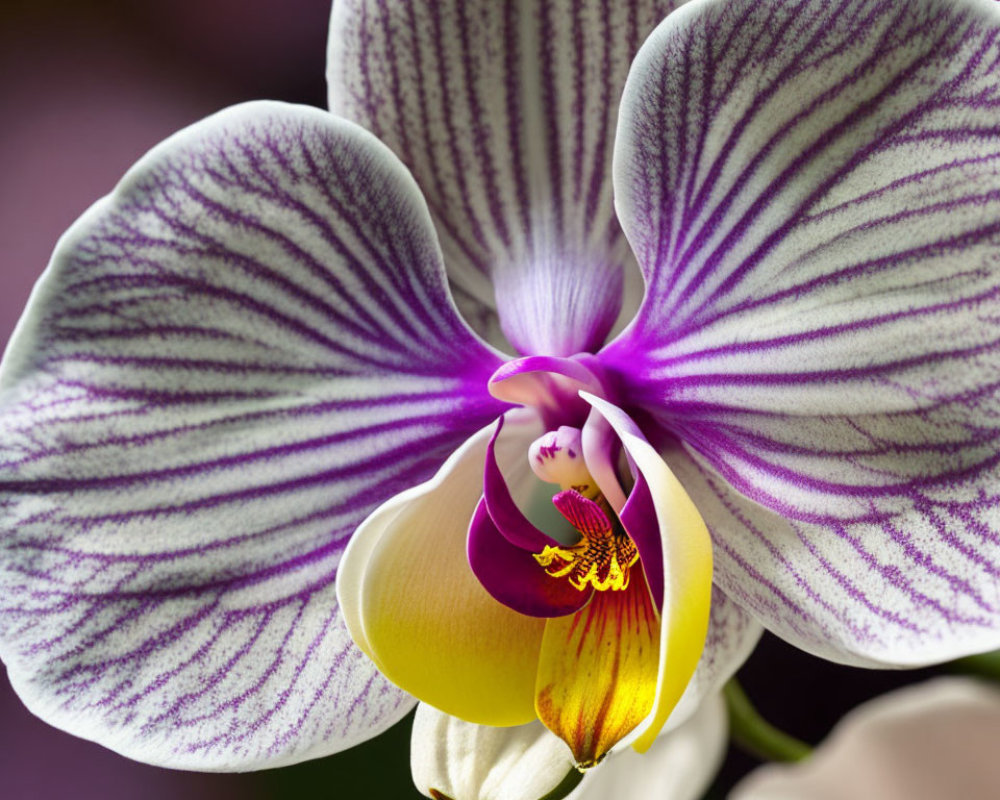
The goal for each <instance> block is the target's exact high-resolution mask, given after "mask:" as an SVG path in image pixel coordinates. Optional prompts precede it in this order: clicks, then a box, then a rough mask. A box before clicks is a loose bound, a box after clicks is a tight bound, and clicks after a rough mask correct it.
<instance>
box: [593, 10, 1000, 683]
mask: <svg viewBox="0 0 1000 800" xmlns="http://www.w3.org/2000/svg"><path fill="white" fill-rule="evenodd" d="M998 31H1000V7H998V6H997V5H996V4H995V3H990V2H978V0H954V1H952V0H948V1H947V2H945V1H944V0H941V1H939V0H926V1H925V2H919V3H916V2H910V3H907V2H895V3H893V2H868V0H845V1H844V2H836V3H827V2H819V1H818V0H815V1H813V0H805V1H803V2H777V0H753V1H752V2H751V0H734V1H733V2H716V1H715V0H703V1H701V0H700V1H699V2H696V3H692V4H689V5H687V6H685V7H684V8H682V9H680V10H679V11H678V12H677V13H676V14H675V15H672V16H671V17H670V18H669V19H668V20H667V21H665V22H664V23H663V24H662V26H661V27H660V28H658V30H657V31H656V32H655V33H654V34H653V36H651V37H650V39H649V40H648V42H647V44H646V45H645V46H644V48H643V50H642V52H641V54H640V55H639V57H638V58H637V60H636V64H635V67H634V69H633V72H632V73H631V76H630V79H629V83H628V86H627V89H626V93H625V97H624V98H623V104H622V116H621V122H620V127H619V136H618V141H617V145H616V146H617V150H616V154H615V159H616V161H615V181H616V183H615V185H616V190H617V193H616V198H617V202H618V209H619V214H620V217H621V219H622V224H623V226H624V228H625V230H626V232H627V235H628V237H629V241H630V242H631V244H632V246H633V248H634V250H635V252H636V254H637V256H638V259H639V261H640V264H641V266H642V269H643V272H644V275H645V278H646V281H647V296H646V302H645V305H644V306H643V308H642V310H641V311H640V313H639V316H638V317H637V319H636V321H635V324H634V325H633V326H632V327H631V328H630V329H629V330H628V331H626V332H625V334H624V335H623V337H622V338H621V339H620V340H619V341H617V342H616V343H613V344H612V345H611V346H610V348H609V349H608V350H607V351H606V352H605V353H604V354H602V361H603V363H605V364H606V365H608V366H609V368H610V369H612V371H616V372H618V373H619V374H620V375H621V377H622V378H623V379H625V380H627V381H628V383H629V387H630V390H629V396H630V399H631V400H633V401H634V402H636V403H637V404H638V405H639V406H641V408H642V409H644V411H645V412H647V413H651V414H652V415H653V416H654V418H655V419H656V420H657V421H658V422H659V423H661V425H662V426H663V427H664V429H666V430H667V431H669V432H671V433H673V434H674V435H676V437H677V438H678V439H680V440H682V441H683V442H684V444H685V448H686V453H683V452H681V451H679V450H678V451H677V453H676V455H675V456H668V461H670V463H671V467H672V468H673V469H674V471H675V472H676V473H677V474H678V476H679V477H680V478H681V480H682V481H683V482H684V484H685V487H686V488H687V490H688V491H689V492H690V493H691V494H692V496H693V497H694V498H695V500H696V502H697V504H698V506H699V508H700V510H701V511H702V513H703V514H704V515H705V518H706V520H707V521H708V523H709V526H710V528H711V529H712V532H713V535H714V537H715V542H716V562H717V563H716V580H717V582H718V583H719V584H720V586H721V587H722V589H723V590H724V591H725V592H726V593H727V594H728V595H729V596H730V597H731V598H733V599H735V600H736V601H737V602H739V603H741V604H743V605H744V606H745V607H746V608H748V609H750V610H751V611H752V612H753V613H754V614H755V615H757V616H758V617H759V618H760V619H761V620H762V621H764V622H765V624H766V625H767V626H768V627H770V628H771V629H773V630H774V631H775V632H777V633H778V634H779V635H781V636H782V637H784V638H786V639H788V640H790V641H791V642H793V643H795V644H796V645H798V646H799V647H802V648H804V649H807V650H810V651H813V652H816V653H818V654H821V655H823V656H825V657H827V658H831V659H834V660H840V661H845V662H849V663H858V664H878V663H889V664H919V663H928V662H932V661H938V660H944V659H948V658H951V657H954V656H957V655H960V654H963V653H965V652H970V651H976V650H986V649H991V648H995V647H998V646H1000V600H998V596H1000V502H998V496H997V490H996V486H997V481H998V477H1000V468H998V462H1000V459H998V446H997V445H998V442H1000V424H998V420H1000V404H998V402H997V396H998V390H997V386H998V381H1000V333H998V330H1000V329H998V326H997V319H998V314H997V311H998V302H997V301H998V296H1000V294H998V292H1000V290H998V289H997V286H998V284H1000V269H998V264H1000V261H998V259H997V252H998V250H997V246H998V244H1000V192H998V190H997V186H998V178H1000V90H998V88H997V87H998V77H1000V73H998V71H997V64H998V62H1000V44H998ZM640 353H641V354H645V357H644V358H638V359H637V354H640ZM656 444H657V446H658V447H661V446H662V447H663V448H667V447H668V446H669V443H667V442H657V443H656Z"/></svg>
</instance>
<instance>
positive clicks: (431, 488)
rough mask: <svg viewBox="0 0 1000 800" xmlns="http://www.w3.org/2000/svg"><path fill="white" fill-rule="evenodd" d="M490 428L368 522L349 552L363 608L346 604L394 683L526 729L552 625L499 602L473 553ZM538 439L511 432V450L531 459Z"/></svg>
mask: <svg viewBox="0 0 1000 800" xmlns="http://www.w3.org/2000/svg"><path fill="white" fill-rule="evenodd" d="M511 427H512V428H513V427H515V426H514V425H511ZM490 433H491V431H489V430H487V431H482V432H480V434H477V436H476V437H474V439H473V440H471V441H470V442H468V443H467V444H466V446H464V447H463V448H462V450H461V451H460V453H458V454H456V457H454V458H453V459H450V460H449V462H448V464H446V465H445V467H444V468H442V470H441V472H440V473H439V474H438V475H437V476H436V477H435V478H434V479H433V480H432V481H430V482H428V483H427V484H424V486H422V487H417V489H414V490H410V492H407V493H406V495H405V496H404V497H402V498H400V499H401V500H402V501H403V502H399V501H398V500H397V501H395V502H394V501H390V503H387V504H386V507H385V517H384V518H380V517H379V513H380V511H381V510H380V511H376V512H375V514H373V515H372V517H370V518H369V520H367V521H366V522H365V525H363V526H362V528H361V529H360V530H359V531H358V533H357V534H356V535H357V536H358V537H359V539H358V542H357V543H355V542H353V541H352V543H351V547H350V548H349V551H348V553H347V554H345V561H346V562H348V566H349V567H350V570H351V573H352V574H351V578H350V580H349V581H346V582H345V583H346V584H348V586H349V588H350V589H351V591H347V590H346V589H345V591H344V593H343V596H342V602H344V604H345V605H349V606H353V608H349V609H345V619H348V620H349V621H351V622H353V626H351V625H350V623H349V627H351V630H352V634H354V635H355V638H356V639H357V640H358V641H359V643H360V644H361V645H362V647H363V648H364V649H365V651H366V652H368V653H369V654H370V655H371V657H372V659H373V660H374V661H375V663H376V664H377V666H378V668H379V669H380V670H381V671H382V672H383V673H384V674H385V675H386V677H388V678H389V680H391V681H392V682H393V683H395V684H397V685H398V686H400V687H402V688H403V689H405V690H406V691H408V692H410V694H413V695H414V696H416V697H417V698H419V699H420V700H423V701H424V702H426V703H429V704H431V705H433V706H435V707H437V708H439V709H441V710H442V711H445V712H446V713H448V714H452V715H454V716H456V717H460V718H461V719H464V720H467V721H469V722H475V723H479V724H484V725H497V726H506V725H520V724H523V723H525V722H529V721H530V720H532V719H534V717H535V714H534V703H533V698H534V683H535V665H536V663H537V660H538V653H539V649H540V647H541V639H542V632H543V629H544V624H545V623H544V620H541V619H536V618H533V617H527V616H524V615H522V614H518V613H517V612H515V611H512V610H510V609H509V608H507V607H506V606H504V605H502V604H501V603H498V602H497V601H496V600H494V599H493V598H492V597H491V596H490V595H489V594H488V593H487V592H486V590H485V589H483V587H482V586H481V585H480V583H479V581H478V580H477V579H476V577H475V576H474V575H473V573H472V570H471V569H470V567H469V563H468V561H467V558H466V534H467V530H468V525H469V520H470V518H471V517H472V513H473V511H474V510H475V508H476V504H477V503H478V501H479V498H480V496H481V494H482V481H483V477H482V475H483V463H484V459H485V454H486V443H487V441H488V439H489V435H490ZM535 435H537V430H536V429H535V426H534V425H528V426H525V436H524V437H523V439H522V437H513V436H509V437H508V443H509V446H508V447H505V448H504V449H505V451H510V452H511V453H512V454H514V453H516V455H517V456H518V457H519V460H520V459H523V458H524V453H525V452H526V451H527V446H528V443H529V442H530V441H531V438H533V437H534V436H535ZM515 439H516V440H515ZM501 457H503V455H502V454H501ZM522 468H523V467H522ZM376 538H377V540H376V541H374V543H373V541H372V540H373V539H376ZM352 550H356V552H357V553H358V554H359V557H363V558H364V563H363V564H358V563H357V562H356V561H355V560H354V558H353V553H352V552H351V551H352ZM359 573H360V574H359ZM358 627H360V631H359V632H358V633H356V634H355V633H354V630H355V629H356V628H358Z"/></svg>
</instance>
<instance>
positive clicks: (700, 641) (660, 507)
mask: <svg viewBox="0 0 1000 800" xmlns="http://www.w3.org/2000/svg"><path fill="white" fill-rule="evenodd" d="M584 399H586V400H587V401H588V402H589V403H590V404H591V405H592V406H594V408H595V409H596V410H597V411H598V412H599V413H600V414H601V415H602V416H603V417H604V418H605V419H606V420H607V421H608V422H609V423H610V424H611V426H612V428H614V430H615V433H617V434H618V436H619V438H620V439H621V442H622V445H623V446H624V448H625V451H626V452H627V453H628V455H629V458H630V459H631V461H632V463H633V464H634V465H635V467H636V469H638V471H639V472H640V473H641V474H642V477H643V478H644V479H645V481H646V484H647V486H648V487H649V491H650V494H651V497H652V500H653V506H654V507H655V509H656V522H657V525H658V526H659V529H660V534H661V542H662V545H663V578H664V598H663V618H662V621H661V622H662V625H661V632H660V648H659V655H660V665H659V679H658V686H657V690H656V701H655V703H654V704H653V710H652V714H651V715H650V718H649V719H648V720H646V722H645V723H644V724H643V726H642V728H641V729H640V731H641V732H640V734H639V735H638V736H637V738H636V740H635V742H634V746H635V748H636V750H639V751H640V752H642V751H645V750H646V749H647V748H648V747H649V746H650V745H651V744H652V743H653V741H654V740H655V739H656V736H657V734H658V733H659V732H660V729H661V728H662V727H663V724H664V723H665V722H666V721H667V717H669V716H670V712H671V711H673V709H674V707H675V706H676V705H677V701H678V700H680V698H681V695H682V694H684V689H685V688H686V687H687V684H688V681H690V680H691V676H692V675H693V674H694V670H695V667H697V665H698V661H699V659H700V658H701V652H702V650H703V649H704V646H705V634H706V633H707V632H708V620H709V610H710V607H711V600H712V539H711V536H710V535H709V533H708V528H707V527H706V525H705V522H704V520H703V519H702V517H701V514H700V513H699V512H698V509H697V508H696V507H695V505H694V503H693V502H692V501H691V498H690V497H688V494H687V492H686V491H684V487H683V486H681V483H680V481H679V480H677V477H676V476H675V475H674V473H673V472H672V471H671V469H670V467H668V466H667V464H666V463H665V462H664V460H663V459H662V458H661V457H660V455H659V453H657V452H656V450H654V449H653V447H652V446H651V445H650V444H649V442H647V441H646V439H645V437H643V435H642V433H641V432H640V431H639V429H638V427H637V426H636V425H635V423H634V422H633V421H632V420H631V418H630V417H629V416H628V415H627V414H625V412H623V411H622V410H621V409H620V408H618V407H617V406H615V405H612V404H611V403H609V402H607V401H606V400H601V399H600V398H597V397H593V396H592V395H584Z"/></svg>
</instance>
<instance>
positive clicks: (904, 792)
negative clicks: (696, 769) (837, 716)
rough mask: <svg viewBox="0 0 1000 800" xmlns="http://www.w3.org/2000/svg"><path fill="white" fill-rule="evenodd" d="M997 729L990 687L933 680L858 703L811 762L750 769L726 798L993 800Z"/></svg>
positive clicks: (999, 715)
mask: <svg viewBox="0 0 1000 800" xmlns="http://www.w3.org/2000/svg"><path fill="white" fill-rule="evenodd" d="M998 731H1000V692H998V691H997V687H996V685H995V684H987V683H980V682H978V681H973V680H969V679H965V678H961V679H960V678H938V679H936V680H933V681H928V682H927V683H923V684H919V685H917V686H908V687H906V688H905V689H900V690H898V691H895V692H892V693H890V694H887V695H884V696H882V697H877V698H875V699H874V700H871V701H869V702H868V703H865V704H864V705H863V706H859V707H858V708H856V709H854V710H853V711H852V712H850V713H849V714H848V715H847V716H846V717H844V719H843V720H841V721H840V722H839V723H838V724H837V727H836V728H834V730H833V733H831V734H830V736H829V737H828V738H827V740H826V741H825V742H823V744H822V745H821V746H820V747H818V748H817V749H816V750H815V752H814V753H813V755H812V756H811V757H810V758H808V759H806V760H805V761H802V762H799V763H797V764H794V765H792V764H785V765H778V764H769V765H767V766H764V767H761V768H759V769H757V770H755V771H754V772H752V773H750V775H749V776H748V777H747V778H745V779H744V780H743V781H741V782H740V783H739V784H738V785H737V786H736V788H735V789H734V790H733V791H732V793H731V794H730V795H729V800H802V798H809V800H857V798H878V800H941V798H945V797H955V798H958V797H960V798H962V800H994V798H996V796H997V787H1000V760H998V759H997V751H996V741H997V733H998Z"/></svg>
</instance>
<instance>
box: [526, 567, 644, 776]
mask: <svg viewBox="0 0 1000 800" xmlns="http://www.w3.org/2000/svg"><path fill="white" fill-rule="evenodd" d="M659 652H660V620H659V615H658V614H657V613H656V608H655V607H654V605H653V600H652V597H650V594H649V587H648V586H647V585H646V580H645V578H644V577H643V575H642V572H641V571H638V570H636V571H634V572H633V573H632V577H631V580H630V581H629V584H628V586H627V587H626V588H625V589H623V590H620V591H606V592H594V596H593V598H592V599H591V601H590V603H589V604H588V605H587V606H586V608H583V609H581V610H580V611H578V612H577V613H576V614H573V615H572V616H565V617H557V618H555V619H550V620H548V622H546V623H545V635H544V637H543V638H542V651H541V656H540V658H539V660H538V680H537V684H536V692H537V696H536V699H535V707H536V709H537V711H538V718H539V719H540V720H541V721H542V722H544V723H545V726H546V727H547V728H548V729H549V730H551V731H552V732H553V733H555V734H556V735H557V736H559V738H561V739H562V740H563V741H564V742H566V744H568V745H569V747H570V749H571V750H572V751H573V757H574V758H575V759H576V763H577V764H579V765H581V766H582V767H586V768H590V767H592V766H594V765H595V764H596V763H598V762H599V761H600V760H601V759H602V758H604V756H605V755H606V754H607V752H608V751H609V750H610V749H611V748H612V747H614V746H615V745H616V744H617V743H618V742H619V741H621V740H622V739H623V738H624V737H625V736H626V735H627V734H629V733H631V732H632V731H633V730H634V729H635V728H636V727H637V726H638V725H639V724H640V723H641V722H642V721H643V719H645V717H646V715H647V714H649V712H650V710H651V709H652V708H653V700H654V699H655V697H656V692H657V672H658V667H659V661H660V659H659Z"/></svg>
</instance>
